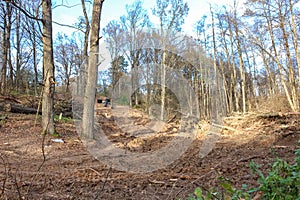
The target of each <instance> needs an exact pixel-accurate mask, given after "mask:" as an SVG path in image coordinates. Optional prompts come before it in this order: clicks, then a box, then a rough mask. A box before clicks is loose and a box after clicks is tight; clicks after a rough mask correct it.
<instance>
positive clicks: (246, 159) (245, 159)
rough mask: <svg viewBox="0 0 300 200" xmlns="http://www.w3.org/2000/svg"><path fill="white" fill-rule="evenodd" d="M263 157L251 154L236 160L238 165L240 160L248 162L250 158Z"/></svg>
mask: <svg viewBox="0 0 300 200" xmlns="http://www.w3.org/2000/svg"><path fill="white" fill-rule="evenodd" d="M259 157H261V155H253V156H249V157H247V158H241V159H239V160H238V161H236V164H237V165H238V164H239V163H240V162H246V161H248V160H251V159H254V158H259Z"/></svg>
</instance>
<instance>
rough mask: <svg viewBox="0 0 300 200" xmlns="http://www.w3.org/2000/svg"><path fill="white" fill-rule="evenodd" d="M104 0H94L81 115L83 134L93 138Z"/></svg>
mask: <svg viewBox="0 0 300 200" xmlns="http://www.w3.org/2000/svg"><path fill="white" fill-rule="evenodd" d="M103 2H104V0H94V4H93V14H92V28H91V35H90V55H89V62H88V69H87V70H88V71H87V82H86V87H85V94H84V107H83V117H82V131H83V136H85V137H86V138H88V139H93V129H94V103H95V89H96V83H97V74H98V64H99V63H98V60H99V59H98V58H99V40H100V38H99V33H100V19H101V11H102V5H103Z"/></svg>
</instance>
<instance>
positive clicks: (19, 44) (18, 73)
mask: <svg viewBox="0 0 300 200" xmlns="http://www.w3.org/2000/svg"><path fill="white" fill-rule="evenodd" d="M16 23H17V25H16V39H17V46H16V47H17V52H16V54H17V56H16V81H15V88H16V91H17V92H18V91H19V86H20V85H19V84H20V79H21V77H20V70H21V60H22V58H21V39H20V31H21V30H20V29H21V27H20V23H21V18H20V11H19V10H18V11H17V17H16Z"/></svg>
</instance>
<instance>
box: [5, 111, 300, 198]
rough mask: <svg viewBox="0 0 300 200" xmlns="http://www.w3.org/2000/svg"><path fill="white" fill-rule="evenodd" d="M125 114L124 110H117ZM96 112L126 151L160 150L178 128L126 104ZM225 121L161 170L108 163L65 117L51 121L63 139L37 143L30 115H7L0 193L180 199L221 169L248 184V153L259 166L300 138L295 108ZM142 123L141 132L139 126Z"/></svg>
mask: <svg viewBox="0 0 300 200" xmlns="http://www.w3.org/2000/svg"><path fill="white" fill-rule="evenodd" d="M127 113H129V114H128V116H129V117H124V116H125V115H126V116H127ZM97 116H98V120H99V122H100V124H101V127H102V128H103V130H104V132H105V134H106V136H107V137H108V138H109V139H110V140H111V141H112V142H113V143H115V144H116V145H118V146H119V147H120V148H124V149H128V151H132V152H141V153H142V152H149V151H154V150H157V149H160V148H162V147H164V146H165V145H167V144H168V142H169V141H170V139H171V138H172V134H174V133H175V132H176V129H178V125H176V124H175V123H174V124H156V122H153V121H152V122H151V120H149V118H148V117H147V116H145V115H143V114H142V113H141V112H139V111H134V110H129V111H128V110H127V109H125V108H122V109H119V110H118V109H116V110H113V111H112V110H110V109H98V110H97ZM126 120H128V121H126ZM149 123H154V124H156V125H157V126H156V127H155V126H154V125H149ZM157 123H158V122H157ZM132 125H134V127H135V128H132ZM225 125H226V126H228V127H230V128H231V129H230V130H229V129H225V130H224V131H223V132H222V135H221V137H220V139H219V140H218V142H217V144H216V146H215V147H214V148H213V150H212V151H211V152H210V153H209V154H208V155H206V156H205V157H203V158H202V159H199V150H200V149H201V147H202V146H203V140H204V139H205V133H203V132H199V133H198V135H197V139H196V140H194V141H193V143H192V144H191V145H190V146H189V148H188V150H187V151H186V152H185V154H184V155H182V156H181V157H180V158H178V159H177V160H175V161H174V162H173V163H171V164H170V165H168V166H167V167H165V168H163V169H159V170H157V171H154V172H151V173H142V174H141V173H128V172H123V171H118V170H114V169H111V168H110V167H109V166H108V165H106V164H103V163H102V162H100V161H98V160H97V159H95V158H94V157H93V156H91V155H90V154H89V152H88V151H87V150H86V148H85V147H84V146H83V144H82V142H81V140H80V138H79V137H78V135H77V133H76V128H75V126H74V125H73V123H72V122H67V123H62V122H58V123H57V132H58V133H59V134H60V137H59V139H62V140H63V141H64V142H63V143H57V142H54V141H53V140H52V139H58V138H55V137H50V136H47V137H46V138H44V143H43V136H42V135H41V134H40V133H41V128H40V124H37V126H36V127H34V116H33V115H16V114H9V116H8V119H6V120H5V121H2V122H1V127H0V198H1V199H18V198H19V197H22V198H25V199H26V198H28V199H29V198H30V199H178V198H182V199H186V198H187V197H188V195H189V194H192V192H193V190H194V189H195V187H198V186H201V187H204V188H207V189H208V188H211V187H216V186H217V185H218V183H219V180H218V178H219V177H220V176H224V177H226V178H229V179H230V180H231V181H232V183H233V185H235V186H237V187H239V186H241V185H242V184H248V185H252V186H254V185H255V179H256V177H254V176H252V174H251V172H250V170H249V162H250V161H251V160H253V161H255V162H257V163H259V164H260V165H261V166H262V168H263V169H266V168H267V167H268V164H269V163H270V162H272V161H273V160H274V159H275V158H276V156H280V157H282V158H284V159H285V160H287V161H292V160H293V157H294V154H293V151H294V150H295V149H296V148H297V141H298V140H299V139H300V137H299V136H300V118H299V115H295V114H287V115H275V116H274V117H270V116H269V115H267V116H264V115H257V114H249V115H247V116H246V117H242V116H234V117H231V118H228V119H226V124H225ZM153 127H154V128H153ZM144 129H146V130H147V131H148V132H147V134H145V132H144V131H142V132H141V130H144ZM158 129H159V131H157V130H158ZM149 130H152V131H153V132H154V133H153V132H152V131H149ZM43 144H44V148H43ZM43 149H44V155H45V160H44V157H43Z"/></svg>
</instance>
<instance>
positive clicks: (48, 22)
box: [42, 0, 55, 134]
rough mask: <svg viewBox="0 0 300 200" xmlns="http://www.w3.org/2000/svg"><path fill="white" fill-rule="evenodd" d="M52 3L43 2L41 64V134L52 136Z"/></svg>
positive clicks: (53, 84) (49, 1)
mask: <svg viewBox="0 0 300 200" xmlns="http://www.w3.org/2000/svg"><path fill="white" fill-rule="evenodd" d="M51 6H52V2H51V0H43V1H42V7H43V54H44V56H43V64H44V68H43V69H44V70H43V71H44V73H43V76H44V77H43V80H44V92H43V98H42V128H43V133H48V134H54V133H55V127H54V108H53V101H54V89H55V82H54V60H53V40H52V8H51Z"/></svg>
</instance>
